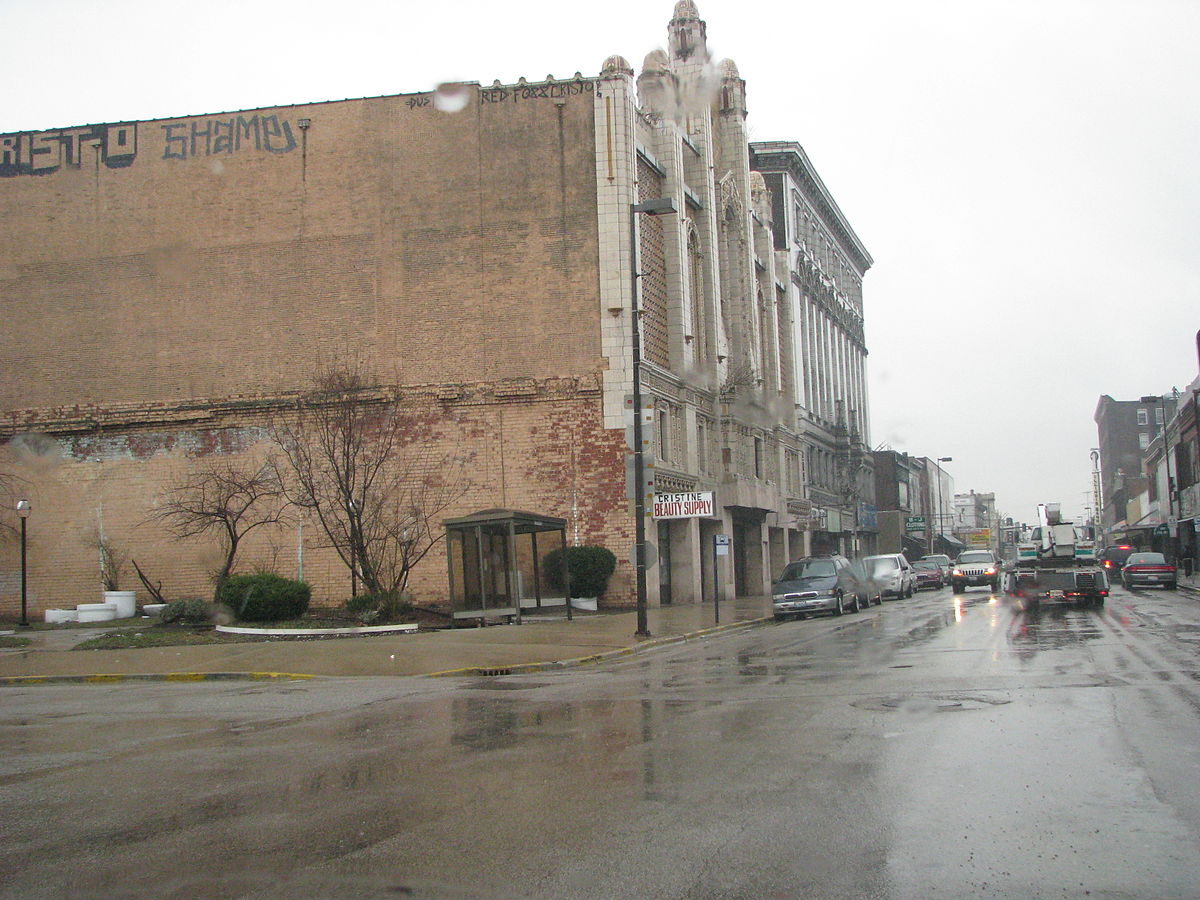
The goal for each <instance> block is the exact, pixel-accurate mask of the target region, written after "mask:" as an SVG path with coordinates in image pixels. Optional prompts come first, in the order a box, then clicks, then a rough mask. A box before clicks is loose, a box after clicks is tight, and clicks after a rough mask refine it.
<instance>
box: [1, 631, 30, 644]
mask: <svg viewBox="0 0 1200 900" xmlns="http://www.w3.org/2000/svg"><path fill="white" fill-rule="evenodd" d="M31 643H33V642H32V641H30V640H29V638H27V637H17V636H16V635H15V634H0V647H28V646H29V645H30V644H31Z"/></svg>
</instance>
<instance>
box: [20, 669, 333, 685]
mask: <svg viewBox="0 0 1200 900" xmlns="http://www.w3.org/2000/svg"><path fill="white" fill-rule="evenodd" d="M316 677H317V676H316V675H299V674H296V673H293V672H164V673H159V674H137V675H133V674H130V675H5V676H0V686H3V685H8V686H11V687H20V686H21V685H29V684H120V683H121V682H123V681H174V682H194V681H302V680H307V679H311V678H316Z"/></svg>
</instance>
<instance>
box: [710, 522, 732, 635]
mask: <svg viewBox="0 0 1200 900" xmlns="http://www.w3.org/2000/svg"><path fill="white" fill-rule="evenodd" d="M728 555H729V535H727V534H714V535H713V588H714V589H715V592H714V593H713V612H714V613H715V614H716V624H717V625H720V624H721V557H722V556H728Z"/></svg>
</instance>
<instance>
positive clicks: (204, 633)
mask: <svg viewBox="0 0 1200 900" xmlns="http://www.w3.org/2000/svg"><path fill="white" fill-rule="evenodd" d="M248 638H249V639H250V640H253V638H251V637H250V636H248V635H240V634H223V633H221V632H219V631H216V630H215V629H212V628H207V627H205V628H197V627H195V626H194V625H192V626H184V627H182V628H175V627H173V626H170V625H154V626H151V627H145V628H125V629H119V630H113V631H107V632H105V633H104V634H100V635H97V636H96V637H94V638H90V639H89V640H86V641H83V642H82V643H80V644H76V645H75V646H74V647H72V648H71V649H72V650H141V649H143V648H145V647H195V646H199V645H202V644H244V643H246V642H247V639H248Z"/></svg>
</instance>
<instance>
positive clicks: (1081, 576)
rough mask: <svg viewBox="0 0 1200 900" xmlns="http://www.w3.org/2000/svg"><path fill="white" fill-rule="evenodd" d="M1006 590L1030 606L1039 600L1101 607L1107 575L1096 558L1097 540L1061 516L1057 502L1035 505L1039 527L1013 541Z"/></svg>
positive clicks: (1106, 587) (1106, 584) (1105, 595)
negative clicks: (1013, 556)
mask: <svg viewBox="0 0 1200 900" xmlns="http://www.w3.org/2000/svg"><path fill="white" fill-rule="evenodd" d="M1005 588H1006V591H1007V593H1009V594H1010V595H1012V596H1015V597H1020V598H1023V599H1024V600H1025V602H1026V604H1027V605H1029V606H1036V605H1037V604H1039V603H1041V602H1042V601H1063V602H1075V603H1082V604H1086V605H1091V606H1100V605H1102V604H1103V603H1104V599H1105V598H1106V597H1107V596H1108V573H1107V572H1105V571H1104V568H1103V566H1101V565H1100V564H1099V563H1098V562H1097V561H1096V542H1095V541H1093V540H1090V539H1089V538H1087V537H1086V536H1085V534H1084V531H1083V529H1082V528H1079V527H1077V526H1076V525H1074V524H1073V523H1071V522H1067V521H1065V520H1064V519H1063V517H1062V512H1061V507H1060V505H1059V504H1057V503H1040V504H1038V525H1037V527H1035V528H1034V529H1032V531H1031V532H1030V535H1029V540H1027V541H1022V542H1021V543H1019V544H1018V545H1017V561H1016V564H1015V565H1014V566H1013V568H1012V569H1010V570H1009V572H1008V575H1007V577H1006V579H1005Z"/></svg>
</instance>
